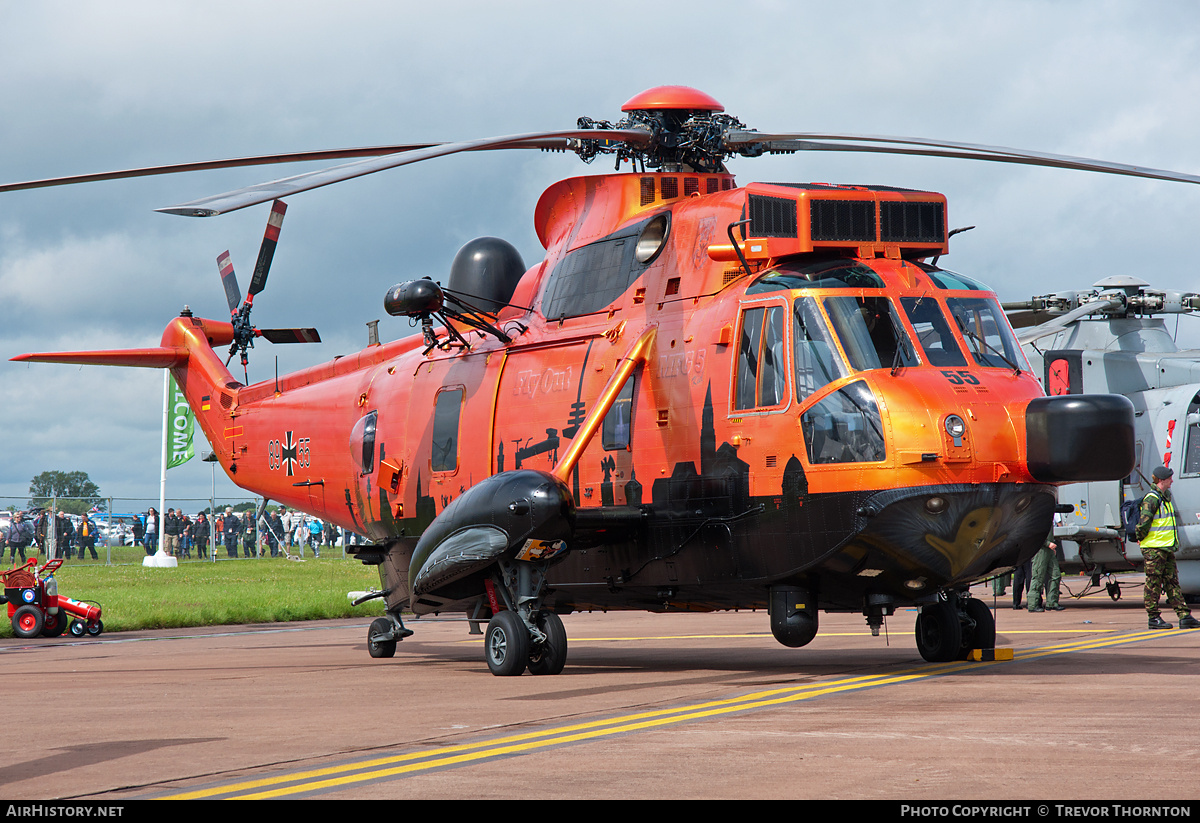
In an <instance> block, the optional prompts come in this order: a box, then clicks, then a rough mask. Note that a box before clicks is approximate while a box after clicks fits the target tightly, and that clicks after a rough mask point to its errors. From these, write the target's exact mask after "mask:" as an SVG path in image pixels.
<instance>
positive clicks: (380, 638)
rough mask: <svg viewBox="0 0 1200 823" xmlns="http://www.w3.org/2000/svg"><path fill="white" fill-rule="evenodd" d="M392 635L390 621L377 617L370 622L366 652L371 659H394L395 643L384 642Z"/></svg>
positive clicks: (393, 641) (390, 641)
mask: <svg viewBox="0 0 1200 823" xmlns="http://www.w3.org/2000/svg"><path fill="white" fill-rule="evenodd" d="M391 633H392V621H390V620H388V619H387V618H386V617H377V618H375V619H374V620H372V621H371V628H369V629H367V651H368V652H369V653H370V655H371V657H395V656H396V641H395V640H385V639H384V638H386V637H387V636H388V635H390V634H391Z"/></svg>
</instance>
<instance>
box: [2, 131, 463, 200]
mask: <svg viewBox="0 0 1200 823" xmlns="http://www.w3.org/2000/svg"><path fill="white" fill-rule="evenodd" d="M438 145H441V144H440V143H406V144H397V145H394V146H360V147H358V148H345V149H323V150H318V151H296V152H282V153H279V154H259V155H254V156H251V157H230V158H226V159H224V160H202V161H200V162H195V163H171V164H169V165H165V166H144V167H142V168H135V169H122V170H119V171H104V172H95V173H92V174H74V175H70V176H67V177H47V178H45V179H42V180H26V181H24V182H21V183H5V184H0V193H3V192H8V191H23V190H25V189H41V188H47V187H49V186H73V185H75V184H77V183H96V182H99V181H101V180H124V179H126V178H130V177H151V176H153V175H157V174H181V173H183V172H189V171H211V170H213V169H231V168H237V167H239V166H268V165H272V164H276V163H304V162H307V161H312V160H344V159H345V158H348V157H379V156H381V155H385V154H398V153H401V152H406V151H416V150H417V149H427V148H430V147H431V146H438Z"/></svg>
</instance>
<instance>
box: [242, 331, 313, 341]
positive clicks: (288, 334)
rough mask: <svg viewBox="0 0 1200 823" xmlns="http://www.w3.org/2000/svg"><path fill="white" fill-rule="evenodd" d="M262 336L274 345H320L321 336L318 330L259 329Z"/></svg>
mask: <svg viewBox="0 0 1200 823" xmlns="http://www.w3.org/2000/svg"><path fill="white" fill-rule="evenodd" d="M257 331H258V333H259V334H260V335H262V336H263V337H265V338H266V339H267V340H268V341H270V342H272V343H320V342H321V335H319V334H317V330H316V329H258V330H257Z"/></svg>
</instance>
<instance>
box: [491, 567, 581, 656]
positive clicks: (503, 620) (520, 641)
mask: <svg viewBox="0 0 1200 823" xmlns="http://www.w3.org/2000/svg"><path fill="white" fill-rule="evenodd" d="M547 565H548V564H546V563H545V562H539V563H532V562H526V561H504V562H501V563H500V564H499V572H500V574H499V575H497V576H496V578H494V579H493V580H491V581H489V583H488V591H489V597H492V598H494V599H495V600H494V601H493V606H492V608H497V607H498V603H497V602H495V601H502V602H503V604H504V608H501V609H500V611H497V612H496V613H495V614H494V615H493V616H492V619H491V620H490V621H488V627H487V632H486V634H485V635H484V641H483V649H484V651H483V654H484V659H486V660H487V664H488V669H490V670H491V672H492V674H494V675H496V676H497V677H516V676H517V675H520V674H524V672H525V669H526V668H528V669H529V673H530V674H559V673H561V672H562V670H563V667H564V666H565V665H566V663H567V630H566V629H565V628H564V627H563V622H562V618H560V617H559V616H558V615H557V614H555V613H554V612H552V611H550V610H549V609H545V608H543V607H542V603H543V601H544V598H545V595H546V584H545V580H546V578H545V571H546V567H547Z"/></svg>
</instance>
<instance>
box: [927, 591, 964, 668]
mask: <svg viewBox="0 0 1200 823" xmlns="http://www.w3.org/2000/svg"><path fill="white" fill-rule="evenodd" d="M961 648H962V624H961V623H959V621H958V610H957V609H956V608H954V606H953V605H952V604H951V603H948V602H946V601H945V600H939V601H938V602H937V603H930V604H929V605H928V606H926V607H925V608H923V609H921V613H920V614H919V615H917V651H919V652H920V653H921V657H923V658H925V659H926V660H928V661H929V662H930V663H948V662H949V661H951V660H955V659H957V657H958V651H959V649H961Z"/></svg>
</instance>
